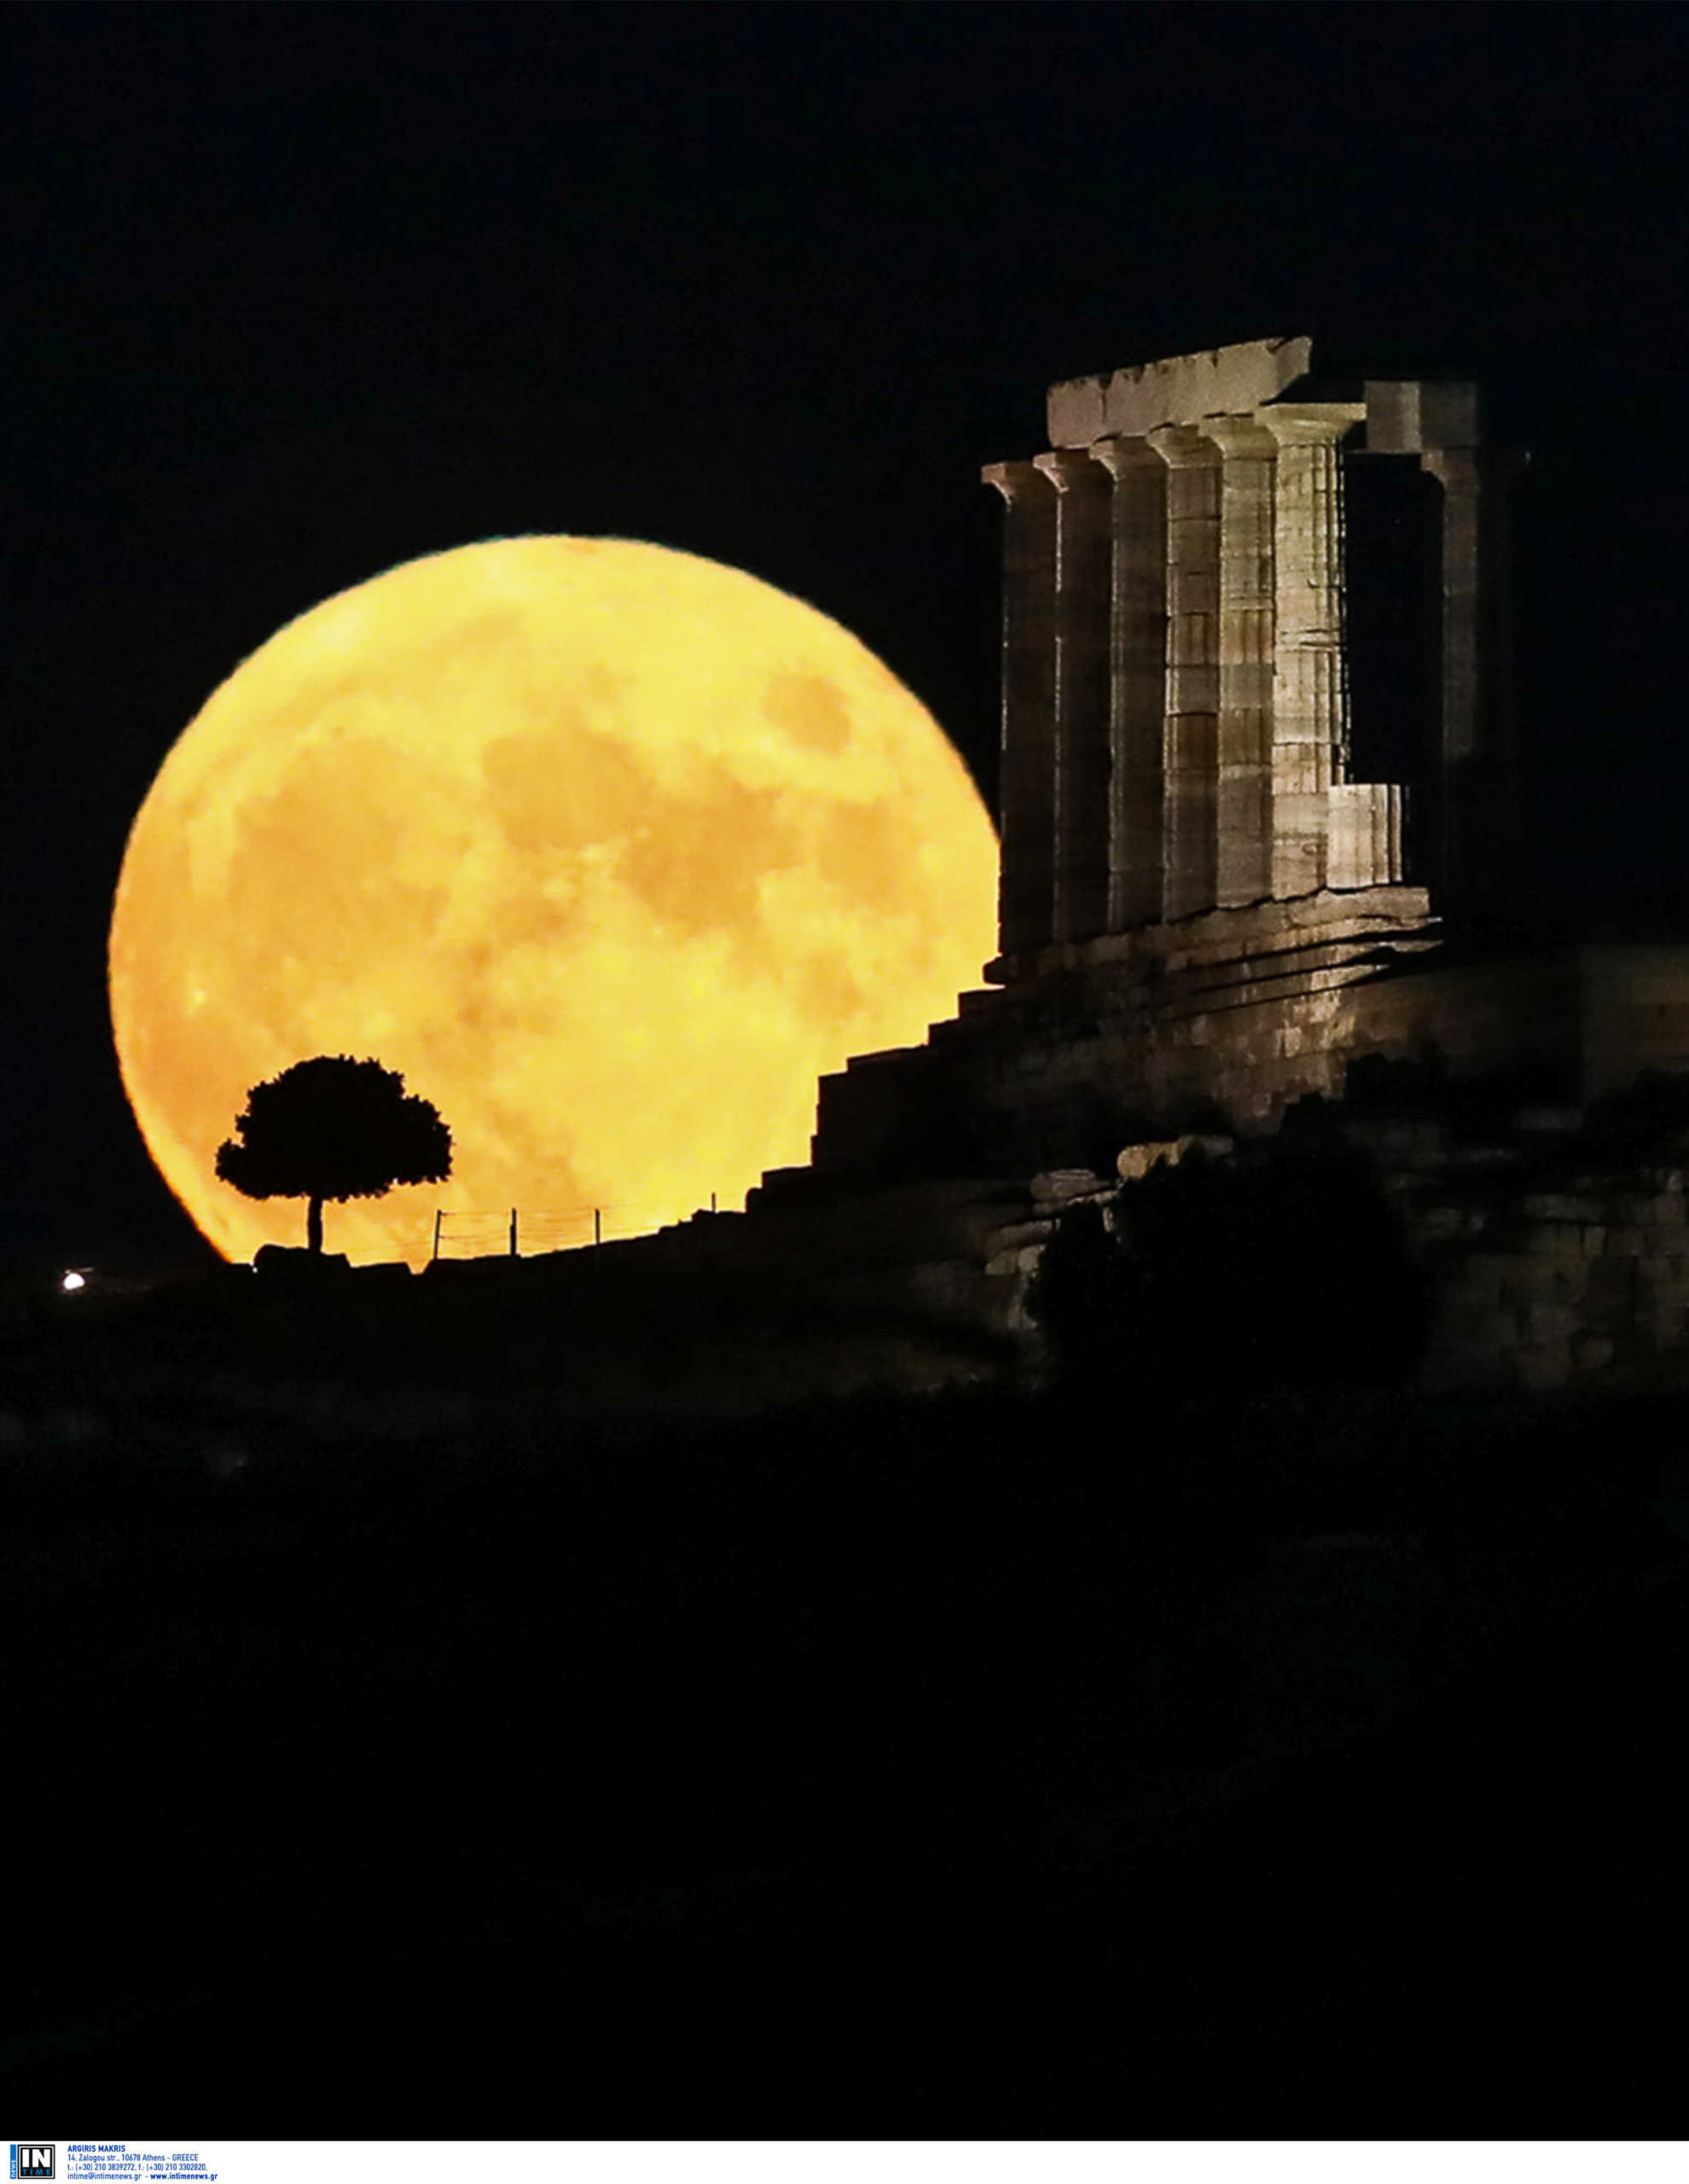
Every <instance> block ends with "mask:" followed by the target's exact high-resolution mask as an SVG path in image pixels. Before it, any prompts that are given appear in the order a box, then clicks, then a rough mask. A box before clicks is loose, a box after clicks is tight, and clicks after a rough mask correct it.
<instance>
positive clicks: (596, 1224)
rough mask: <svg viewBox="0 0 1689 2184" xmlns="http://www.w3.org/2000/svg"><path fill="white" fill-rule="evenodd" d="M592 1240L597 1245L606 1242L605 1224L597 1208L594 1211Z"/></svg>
mask: <svg viewBox="0 0 1689 2184" xmlns="http://www.w3.org/2000/svg"><path fill="white" fill-rule="evenodd" d="M592 1240H593V1242H594V1243H595V1244H601V1243H602V1242H603V1241H604V1223H603V1221H602V1219H601V1216H600V1214H599V1211H598V1208H597V1207H596V1206H594V1208H593V1209H592Z"/></svg>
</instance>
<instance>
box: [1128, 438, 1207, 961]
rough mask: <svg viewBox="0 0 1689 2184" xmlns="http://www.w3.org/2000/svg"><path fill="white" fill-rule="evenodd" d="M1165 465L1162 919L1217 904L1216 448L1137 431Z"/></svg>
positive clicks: (1199, 440) (1203, 442)
mask: <svg viewBox="0 0 1689 2184" xmlns="http://www.w3.org/2000/svg"><path fill="white" fill-rule="evenodd" d="M1145 437H1146V439H1148V441H1149V444H1150V445H1151V446H1152V448H1153V449H1154V450H1155V451H1156V453H1157V454H1158V456H1160V457H1161V459H1162V461H1163V462H1164V463H1165V464H1166V465H1167V473H1168V475H1167V695H1166V700H1165V715H1166V717H1165V723H1164V731H1163V732H1164V751H1165V757H1166V809H1165V815H1164V824H1163V829H1162V839H1163V843H1164V857H1165V859H1166V865H1165V870H1166V880H1165V915H1167V916H1168V917H1170V918H1181V917H1188V916H1189V915H1191V914H1192V912H1193V911H1196V910H1206V909H1212V908H1213V907H1214V901H1215V876H1216V875H1215V868H1216V856H1215V851H1216V837H1215V803H1216V787H1217V775H1216V764H1217V750H1216V712H1217V708H1218V704H1219V665H1218V662H1219V635H1220V629H1219V623H1220V450H1219V449H1218V448H1217V447H1216V446H1215V444H1214V443H1213V441H1212V440H1210V439H1204V437H1203V435H1202V433H1199V431H1198V430H1197V428H1196V427H1195V426H1193V425H1158V426H1157V427H1156V428H1155V429H1154V431H1152V432H1151V433H1146V436H1145Z"/></svg>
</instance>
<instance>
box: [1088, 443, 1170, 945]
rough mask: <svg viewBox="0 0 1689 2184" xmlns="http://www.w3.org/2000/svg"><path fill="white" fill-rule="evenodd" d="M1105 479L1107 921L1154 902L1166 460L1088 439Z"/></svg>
mask: <svg viewBox="0 0 1689 2184" xmlns="http://www.w3.org/2000/svg"><path fill="white" fill-rule="evenodd" d="M1091 453H1092V454H1093V455H1094V456H1095V458H1096V460H1097V461H1098V462H1100V463H1101V464H1102V465H1103V467H1104V468H1106V470H1107V471H1108V472H1109V473H1110V474H1111V477H1112V478H1113V479H1114V491H1113V495H1112V497H1111V502H1110V526H1109V527H1110V530H1111V534H1112V542H1113V543H1112V552H1111V563H1112V567H1111V584H1110V590H1111V601H1110V612H1109V662H1108V741H1109V753H1110V767H1109V809H1108V930H1109V931H1110V932H1127V931H1128V930H1129V928H1130V927H1132V926H1139V925H1154V924H1157V923H1158V921H1160V919H1161V917H1162V916H1163V915H1164V911H1163V900H1164V897H1163V884H1162V873H1163V848H1162V827H1163V822H1164V816H1165V815H1164V795H1163V788H1164V774H1163V763H1164V752H1163V746H1162V735H1163V728H1164V719H1165V713H1166V700H1167V465H1166V464H1165V463H1164V462H1163V461H1162V459H1161V457H1160V456H1158V454H1157V453H1156V451H1155V450H1154V449H1153V448H1152V447H1151V445H1150V444H1149V443H1148V441H1147V440H1142V439H1111V440H1097V441H1095V442H1094V444H1093V445H1092V448H1091Z"/></svg>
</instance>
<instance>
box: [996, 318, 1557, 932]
mask: <svg viewBox="0 0 1689 2184" xmlns="http://www.w3.org/2000/svg"><path fill="white" fill-rule="evenodd" d="M1349 394H1352V395H1353V396H1354V397H1355V398H1352V399H1348V398H1336V397H1338V396H1339V395H1343V396H1347V395H1349ZM1048 423H1049V435H1050V441H1051V445H1050V448H1049V450H1048V451H1046V452H1045V453H1042V454H1040V455H1036V456H1033V457H1032V458H1031V460H1030V462H997V463H993V464H991V465H990V467H989V468H987V469H986V471H985V473H984V476H985V479H987V481H988V482H989V483H990V484H991V485H994V486H995V487H996V489H997V490H998V491H999V492H1000V493H1001V495H1002V497H1003V499H1004V502H1005V503H1006V517H1007V521H1006V526H1005V550H1004V601H1003V715H1002V778H1001V821H1002V858H1003V863H1002V897H1001V904H1002V938H1001V945H1002V953H1003V956H1004V957H1005V959H1007V960H1008V961H1019V959H1022V958H1024V956H1027V955H1028V954H1029V953H1030V952H1032V951H1036V950H1039V949H1042V948H1045V947H1048V946H1049V945H1050V944H1052V943H1054V942H1073V941H1083V940H1088V939H1091V938H1095V937H1097V936H1099V935H1102V934H1107V933H1121V932H1129V931H1131V930H1133V929H1134V928H1135V927H1140V926H1152V925H1156V924H1159V923H1162V922H1164V921H1173V920H1177V919H1181V918H1187V917H1190V916H1192V915H1196V914H1197V913H1199V912H1201V911H1204V910H1210V909H1216V908H1237V907H1242V906H1246V905H1249V904H1251V903H1262V902H1268V901H1278V902H1282V901H1288V900H1291V899H1294V898H1297V897H1305V896H1309V895H1313V894H1316V893H1318V892H1320V891H1321V890H1322V889H1332V890H1337V891H1343V892H1355V891H1357V890H1362V889H1368V888H1375V887H1392V886H1399V885H1400V884H1402V882H1403V881H1404V880H1407V879H1408V877H1409V876H1410V875H1409V873H1408V869H1407V867H1406V865H1405V863H1404V829H1403V816H1404V815H1403V784H1402V783H1400V782H1396V781H1369V780H1364V779H1361V778H1358V777H1357V776H1356V774H1355V765H1354V754H1353V751H1352V747H1351V733H1350V731H1351V695H1352V694H1351V687H1350V677H1349V628H1348V615H1347V613H1346V598H1345V593H1346V578H1347V574H1348V571H1347V566H1346V561H1347V555H1346V550H1345V549H1346V537H1345V533H1346V526H1345V521H1344V503H1345V487H1346V482H1347V476H1348V473H1349V470H1350V469H1351V468H1352V467H1353V466H1354V464H1355V462H1357V461H1366V460H1367V459H1373V458H1380V457H1390V458H1396V459H1398V460H1406V461H1407V462H1410V463H1413V464H1415V465H1417V466H1418V467H1419V468H1420V469H1422V470H1423V471H1425V472H1426V473H1429V474H1430V475H1431V476H1432V477H1434V478H1435V479H1437V481H1438V484H1439V485H1440V487H1441V491H1442V523H1441V526H1440V529H1441V538H1440V549H1441V551H1440V561H1441V567H1440V571H1439V576H1440V585H1439V590H1440V609H1441V612H1440V616H1439V627H1438V628H1437V630H1436V631H1435V633H1434V637H1433V642H1434V643H1435V648H1436V652H1437V669H1438V682H1439V698H1440V705H1439V708H1438V711H1439V715H1440V717H1439V718H1438V720H1437V723H1436V729H1437V760H1438V764H1439V770H1440V781H1439V782H1438V787H1439V789H1440V791H1441V793H1440V795H1439V796H1438V798H1437V804H1438V807H1439V808H1438V810H1437V820H1438V822H1440V823H1439V834H1440V839H1438V840H1437V842H1436V843H1435V844H1432V843H1431V842H1429V841H1426V840H1424V839H1423V837H1422V839H1421V844H1420V848H1421V851H1422V854H1421V857H1420V858H1419V863H1420V864H1421V865H1422V866H1423V867H1424V868H1425V869H1423V870H1421V871H1419V872H1416V873H1415V874H1413V875H1412V876H1413V877H1415V878H1419V879H1428V878H1430V877H1431V874H1432V872H1433V871H1434V873H1435V875H1436V880H1437V892H1438V895H1439V897H1440V898H1441V900H1442V906H1443V907H1444V908H1448V907H1450V906H1452V905H1453V904H1454V903H1456V902H1459V903H1462V904H1465V903H1471V902H1481V901H1485V900H1489V899H1493V897H1494V896H1495V892H1496V890H1497V889H1498V887H1500V886H1501V885H1502V884H1503V883H1504V881H1505V879H1506V876H1507V874H1506V867H1507V866H1508V864H1509V863H1510V862H1511V860H1510V859H1509V858H1508V857H1506V856H1498V851H1499V850H1500V849H1502V848H1503V847H1504V845H1505V844H1506V839H1507V838H1508V837H1509V836H1510V834H1511V828H1512V815H1513V813H1514V811H1515V810H1516V809H1517V797H1516V794H1515V793H1514V786H1513V782H1512V771H1513V768H1512V733H1511V723H1510V721H1509V719H1508V706H1507V689H1506V678H1505V677H1504V676H1503V675H1502V674H1500V672H1499V669H1500V664H1501V659H1502V655H1503V653H1504V651H1505V633H1504V631H1503V630H1502V629H1501V627H1500V624H1501V621H1502V616H1503V609H1504V602H1505V598H1506V578H1505V569H1504V566H1503V564H1502V551H1503V545H1504V537H1503V534H1502V531H1501V529H1500V524H1499V522H1498V520H1497V518H1498V517H1499V516H1500V514H1501V512H1502V511H1501V505H1500V491H1501V480H1500V479H1498V478H1497V476H1496V473H1497V470H1498V468H1499V467H1500V466H1498V465H1497V463H1496V462H1495V458H1494V457H1493V456H1492V455H1491V453H1490V451H1489V450H1487V449H1486V448H1484V447H1483V445H1482V444H1481V441H1480V438H1479V421H1478V406H1477V390H1476V388H1475V387H1473V386H1471V385H1469V384H1466V383H1454V384H1449V383H1435V382H1433V383H1427V382H1425V381H1421V380H1364V381H1362V382H1361V383H1360V384H1359V385H1358V386H1344V385H1343V384H1342V383H1341V382H1338V384H1337V386H1334V387H1332V386H1321V385H1320V382H1319V381H1318V380H1316V379H1315V377H1314V375H1313V358H1312V344H1311V343H1310V342H1309V341H1307V340H1285V341H1258V342H1251V343H1249V344H1246V345H1245V346H1239V347H1236V348H1231V349H1222V350H1218V351H1214V352H1212V353H1211V354H1209V355H1205V356H1199V357H1175V358H1173V359H1171V360H1170V361H1169V362H1166V363H1158V364H1150V365H1146V366H1143V367H1141V368H1139V369H1134V370H1130V371H1123V372H1115V373H1112V374H1109V375H1105V376H1103V377H1101V378H1095V379H1087V380H1071V381H1069V382H1067V383H1065V384H1064V385H1061V386H1056V387H1053V388H1052V389H1051V391H1050V395H1049V403H1048ZM1380 574H1381V577H1382V578H1383V580H1384V582H1386V583H1389V582H1390V581H1392V580H1393V578H1395V577H1396V574H1397V572H1392V571H1388V570H1386V571H1384V572H1380Z"/></svg>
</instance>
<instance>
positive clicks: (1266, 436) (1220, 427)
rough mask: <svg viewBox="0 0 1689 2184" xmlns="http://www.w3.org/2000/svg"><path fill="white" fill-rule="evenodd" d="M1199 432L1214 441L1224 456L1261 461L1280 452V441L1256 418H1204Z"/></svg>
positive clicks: (1198, 428)
mask: <svg viewBox="0 0 1689 2184" xmlns="http://www.w3.org/2000/svg"><path fill="white" fill-rule="evenodd" d="M1197 430H1198V431H1199V433H1201V434H1202V435H1203V437H1204V439H1210V440H1212V441H1213V443H1214V444H1215V446H1216V447H1217V448H1218V449H1219V450H1220V452H1221V454H1222V455H1223V456H1249V457H1253V458H1254V459H1256V460H1257V461H1259V460H1261V459H1262V457H1264V456H1271V455H1275V454H1277V452H1278V447H1279V443H1278V441H1277V440H1276V439H1274V437H1273V435H1272V433H1269V432H1268V430H1267V428H1266V427H1265V426H1264V425H1262V424H1261V423H1260V422H1259V421H1257V419H1256V418H1254V417H1204V419H1203V421H1202V422H1201V423H1200V424H1199V426H1198V427H1197Z"/></svg>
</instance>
